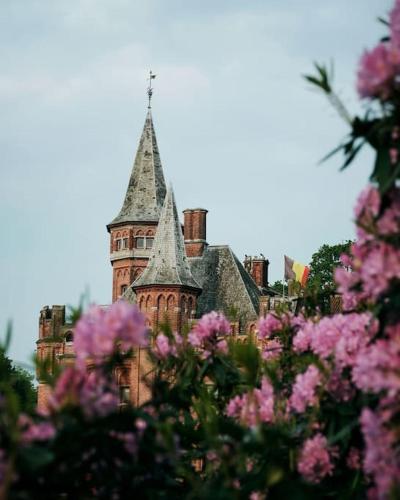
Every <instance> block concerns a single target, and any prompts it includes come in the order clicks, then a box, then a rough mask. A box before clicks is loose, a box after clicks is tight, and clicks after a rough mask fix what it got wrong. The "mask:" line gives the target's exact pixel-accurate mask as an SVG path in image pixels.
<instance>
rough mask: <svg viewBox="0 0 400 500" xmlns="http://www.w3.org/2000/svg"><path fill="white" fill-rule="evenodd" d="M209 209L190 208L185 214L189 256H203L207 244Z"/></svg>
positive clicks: (187, 252) (186, 241) (186, 243)
mask: <svg viewBox="0 0 400 500" xmlns="http://www.w3.org/2000/svg"><path fill="white" fill-rule="evenodd" d="M207 212H208V211H207V210H205V209H204V208H193V209H192V208H190V209H189V208H188V209H186V210H184V211H183V215H184V238H185V249H186V255H187V256H188V257H201V256H202V255H203V252H204V249H205V247H206V246H207Z"/></svg>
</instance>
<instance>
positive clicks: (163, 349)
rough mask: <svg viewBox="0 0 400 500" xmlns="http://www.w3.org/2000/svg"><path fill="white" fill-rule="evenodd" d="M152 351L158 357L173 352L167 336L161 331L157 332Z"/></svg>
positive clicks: (165, 356) (161, 357)
mask: <svg viewBox="0 0 400 500" xmlns="http://www.w3.org/2000/svg"><path fill="white" fill-rule="evenodd" d="M154 352H155V354H156V355H157V357H159V358H160V359H165V358H167V357H168V356H169V355H170V354H172V353H173V346H171V345H170V342H169V339H168V337H167V336H166V335H164V334H163V333H159V334H158V335H157V337H156V341H155V351H154ZM175 354H176V349H175Z"/></svg>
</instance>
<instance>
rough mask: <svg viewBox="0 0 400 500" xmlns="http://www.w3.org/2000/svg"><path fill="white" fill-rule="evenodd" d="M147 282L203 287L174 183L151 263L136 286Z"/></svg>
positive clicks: (170, 189) (162, 218)
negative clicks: (187, 246) (185, 233)
mask: <svg viewBox="0 0 400 500" xmlns="http://www.w3.org/2000/svg"><path fill="white" fill-rule="evenodd" d="M146 285H183V286H188V287H191V288H198V289H200V286H199V284H198V283H197V281H196V280H195V279H194V278H193V276H192V273H191V271H190V267H189V263H188V260H187V257H186V252H185V244H184V242H183V234H182V227H181V224H180V222H179V218H178V212H177V209H176V204H175V197H174V192H173V190H172V187H171V186H170V187H169V188H168V190H167V194H166V196H165V201H164V206H163V208H162V211H161V215H160V220H159V223H158V228H157V233H156V236H155V239H154V246H153V252H152V255H151V257H150V260H149V263H148V264H147V267H146V269H145V270H144V271H143V274H142V275H141V276H140V277H139V278H138V279H137V280H136V281H135V282H134V283H133V285H132V286H133V288H136V287H138V286H146Z"/></svg>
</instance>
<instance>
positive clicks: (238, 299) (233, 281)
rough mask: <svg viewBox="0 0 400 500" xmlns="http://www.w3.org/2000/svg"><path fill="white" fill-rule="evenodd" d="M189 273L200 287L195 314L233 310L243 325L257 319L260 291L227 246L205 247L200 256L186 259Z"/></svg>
mask: <svg viewBox="0 0 400 500" xmlns="http://www.w3.org/2000/svg"><path fill="white" fill-rule="evenodd" d="M188 260H189V263H190V268H191V271H192V274H193V276H194V278H195V279H196V281H197V282H198V283H199V285H200V286H201V288H202V293H201V295H200V296H199V298H198V299H197V314H198V315H199V316H200V315H202V314H204V313H207V312H210V311H223V312H225V314H226V313H227V312H228V311H229V309H231V308H232V307H234V308H235V309H236V310H237V311H238V313H239V316H240V319H241V320H242V322H243V323H244V324H245V323H247V322H249V321H254V320H256V319H257V318H258V312H259V297H260V291H259V289H258V287H257V285H256V284H255V283H254V281H253V279H252V278H251V276H250V275H249V274H248V272H247V271H246V270H245V269H244V267H243V265H242V264H241V262H240V261H239V259H238V258H237V257H236V255H235V254H234V253H233V252H232V250H231V248H230V247H229V246H227V245H220V246H208V247H207V248H206V249H205V251H204V253H203V256H202V257H191V258H189V259H188Z"/></svg>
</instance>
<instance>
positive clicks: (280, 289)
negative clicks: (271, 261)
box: [270, 280, 288, 296]
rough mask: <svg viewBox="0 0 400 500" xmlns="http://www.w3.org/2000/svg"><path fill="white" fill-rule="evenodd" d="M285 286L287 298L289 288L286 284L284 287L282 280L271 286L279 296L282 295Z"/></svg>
mask: <svg viewBox="0 0 400 500" xmlns="http://www.w3.org/2000/svg"><path fill="white" fill-rule="evenodd" d="M283 286H285V295H286V296H287V294H288V286H287V284H286V283H285V285H283V283H282V281H281V280H277V281H275V282H274V283H272V285H270V288H272V290H275V292H277V293H278V294H279V295H282V292H283Z"/></svg>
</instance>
